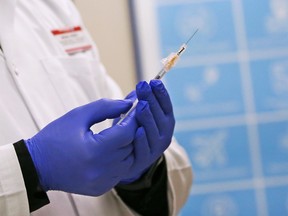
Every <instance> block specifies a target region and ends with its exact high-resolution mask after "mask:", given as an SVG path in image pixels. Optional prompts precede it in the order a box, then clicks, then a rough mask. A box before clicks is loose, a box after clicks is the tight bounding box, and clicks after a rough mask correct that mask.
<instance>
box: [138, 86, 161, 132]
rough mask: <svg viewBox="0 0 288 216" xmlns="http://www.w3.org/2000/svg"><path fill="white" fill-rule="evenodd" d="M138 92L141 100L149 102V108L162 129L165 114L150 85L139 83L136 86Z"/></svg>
mask: <svg viewBox="0 0 288 216" xmlns="http://www.w3.org/2000/svg"><path fill="white" fill-rule="evenodd" d="M136 92H137V96H138V99H139V100H143V101H147V102H148V103H149V108H150V110H151V113H152V115H153V117H154V119H155V122H156V125H157V127H158V128H159V129H160V128H161V127H162V126H163V125H164V124H165V123H166V121H165V114H164V112H163V110H162V108H161V106H160V105H159V103H158V101H157V99H156V97H155V96H154V94H153V92H152V89H151V87H150V85H149V84H148V83H147V82H145V81H142V82H139V83H138V85H137V86H136Z"/></svg>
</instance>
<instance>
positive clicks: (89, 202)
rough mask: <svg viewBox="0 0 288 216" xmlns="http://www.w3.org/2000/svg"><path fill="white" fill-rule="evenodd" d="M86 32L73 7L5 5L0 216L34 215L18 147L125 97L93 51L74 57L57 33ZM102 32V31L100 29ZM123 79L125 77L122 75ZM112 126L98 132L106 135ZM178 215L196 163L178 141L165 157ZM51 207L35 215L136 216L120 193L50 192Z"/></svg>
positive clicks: (0, 29) (66, 3) (39, 1)
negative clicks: (74, 113) (81, 112)
mask: <svg viewBox="0 0 288 216" xmlns="http://www.w3.org/2000/svg"><path fill="white" fill-rule="evenodd" d="M74 26H81V27H82V28H84V30H85V27H83V24H82V21H81V18H80V17H79V14H78V12H77V10H76V9H75V7H74V5H73V4H72V3H71V2H70V0H29V1H27V0H0V44H1V46H2V48H3V50H4V55H3V53H2V52H1V51H0V215H1V216H28V215H30V213H29V207H28V200H27V197H26V191H25V186H24V181H23V178H22V174H21V169H20V166H19V163H18V160H17V156H16V154H15V150H14V148H13V145H12V143H14V142H16V141H18V140H20V139H27V138H29V137H31V136H33V135H34V134H36V133H37V131H39V129H41V128H43V127H44V126H45V125H47V124H48V123H49V122H51V121H52V120H54V119H56V118H58V117H60V116H61V115H63V114H64V113H66V112H67V111H69V110H70V109H72V108H75V107H77V106H79V105H83V104H86V103H88V102H91V101H93V100H97V99H99V98H103V97H106V98H122V95H120V90H119V88H118V87H117V85H115V83H114V82H113V81H112V80H111V79H110V78H109V76H108V75H107V74H106V72H105V70H104V68H103V67H102V65H101V63H100V61H99V57H98V53H97V50H96V47H95V45H94V44H93V42H92V40H91V39H90V38H89V34H88V33H87V32H86V30H85V34H86V36H87V37H88V38H89V41H90V43H91V44H92V45H93V49H92V50H90V51H88V52H85V53H81V54H77V55H75V56H69V55H68V54H67V53H66V52H65V51H64V50H63V47H61V46H60V44H59V42H58V41H57V40H56V39H55V38H54V36H53V35H52V34H51V30H53V29H61V28H65V27H74ZM96 27H97V26H96ZM119 73H121V72H119ZM107 126H108V123H103V124H100V125H98V130H101V129H103V128H105V127H107ZM165 156H166V159H167V167H168V199H169V206H170V215H176V214H177V212H178V211H179V209H180V208H181V206H182V205H183V203H184V202H185V200H186V198H187V196H188V194H189V189H190V186H191V181H192V172H191V166H190V163H189V160H188V158H187V156H186V154H185V152H184V151H183V149H182V148H181V147H180V146H179V145H178V144H177V143H176V142H174V141H173V143H172V145H171V147H169V149H168V150H167V151H166V152H165ZM48 196H49V199H50V202H51V203H50V204H49V205H46V206H44V207H42V208H41V209H39V210H37V211H35V212H33V214H32V215H33V216H66V215H67V216H77V215H81V216H93V215H95V216H99V215H107V216H108V215H109V216H110V215H113V216H118V215H119V216H120V215H121V216H123V215H124V216H129V215H135V213H133V211H131V210H130V209H129V208H128V207H127V206H126V205H125V204H124V203H123V202H122V200H121V199H120V198H119V197H118V196H117V194H116V192H115V191H114V190H112V191H110V192H108V193H106V194H105V195H102V196H100V197H87V196H80V195H74V194H73V195H71V194H67V193H64V192H57V191H54V192H48Z"/></svg>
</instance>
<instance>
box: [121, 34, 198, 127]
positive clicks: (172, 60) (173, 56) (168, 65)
mask: <svg viewBox="0 0 288 216" xmlns="http://www.w3.org/2000/svg"><path fill="white" fill-rule="evenodd" d="M197 32H198V29H197V30H196V31H195V32H194V33H193V35H192V36H191V37H190V38H189V39H188V40H187V42H186V43H184V44H182V45H181V47H180V48H179V50H178V51H177V52H176V53H174V52H172V53H170V55H169V56H168V57H167V58H164V59H162V63H163V65H164V66H163V67H162V69H161V70H160V71H159V73H158V74H157V75H156V76H155V77H154V79H162V77H164V75H165V74H166V73H168V71H170V70H171V69H172V68H173V67H174V66H175V65H176V63H177V62H178V60H179V59H180V56H181V55H182V54H183V53H184V51H185V50H186V49H187V46H188V43H189V42H190V41H191V39H192V38H193V37H194V36H195V34H196V33H197ZM137 103H138V99H137V98H136V100H135V101H134V102H133V105H132V107H131V108H130V110H129V111H128V112H126V113H125V114H122V115H121V117H120V120H119V121H118V123H117V124H120V123H121V122H122V121H123V120H124V119H125V118H126V116H128V115H129V114H130V113H131V112H132V111H133V110H134V109H135V107H136V105H137Z"/></svg>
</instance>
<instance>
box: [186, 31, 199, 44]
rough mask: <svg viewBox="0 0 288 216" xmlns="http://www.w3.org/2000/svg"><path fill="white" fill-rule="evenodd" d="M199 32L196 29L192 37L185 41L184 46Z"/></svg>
mask: <svg viewBox="0 0 288 216" xmlns="http://www.w3.org/2000/svg"><path fill="white" fill-rule="evenodd" d="M198 31H199V29H196V31H195V32H194V33H193V34H192V36H191V37H190V38H189V39H188V40H187V42H186V43H185V44H186V45H187V44H188V43H189V42H190V41H191V39H192V38H193V37H194V36H195V35H196V33H197V32H198Z"/></svg>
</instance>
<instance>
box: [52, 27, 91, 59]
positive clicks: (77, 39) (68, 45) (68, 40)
mask: <svg viewBox="0 0 288 216" xmlns="http://www.w3.org/2000/svg"><path fill="white" fill-rule="evenodd" d="M52 34H53V35H54V36H55V37H56V38H57V40H58V41H59V42H60V44H61V45H62V46H63V48H64V50H65V51H66V52H67V53H68V54H69V55H73V54H75V53H79V52H85V51H87V50H90V49H91V48H92V45H91V44H90V43H89V41H88V39H87V37H86V35H85V33H84V32H83V30H82V28H81V27H80V26H76V27H73V28H67V29H61V30H60V29H57V30H52Z"/></svg>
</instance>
